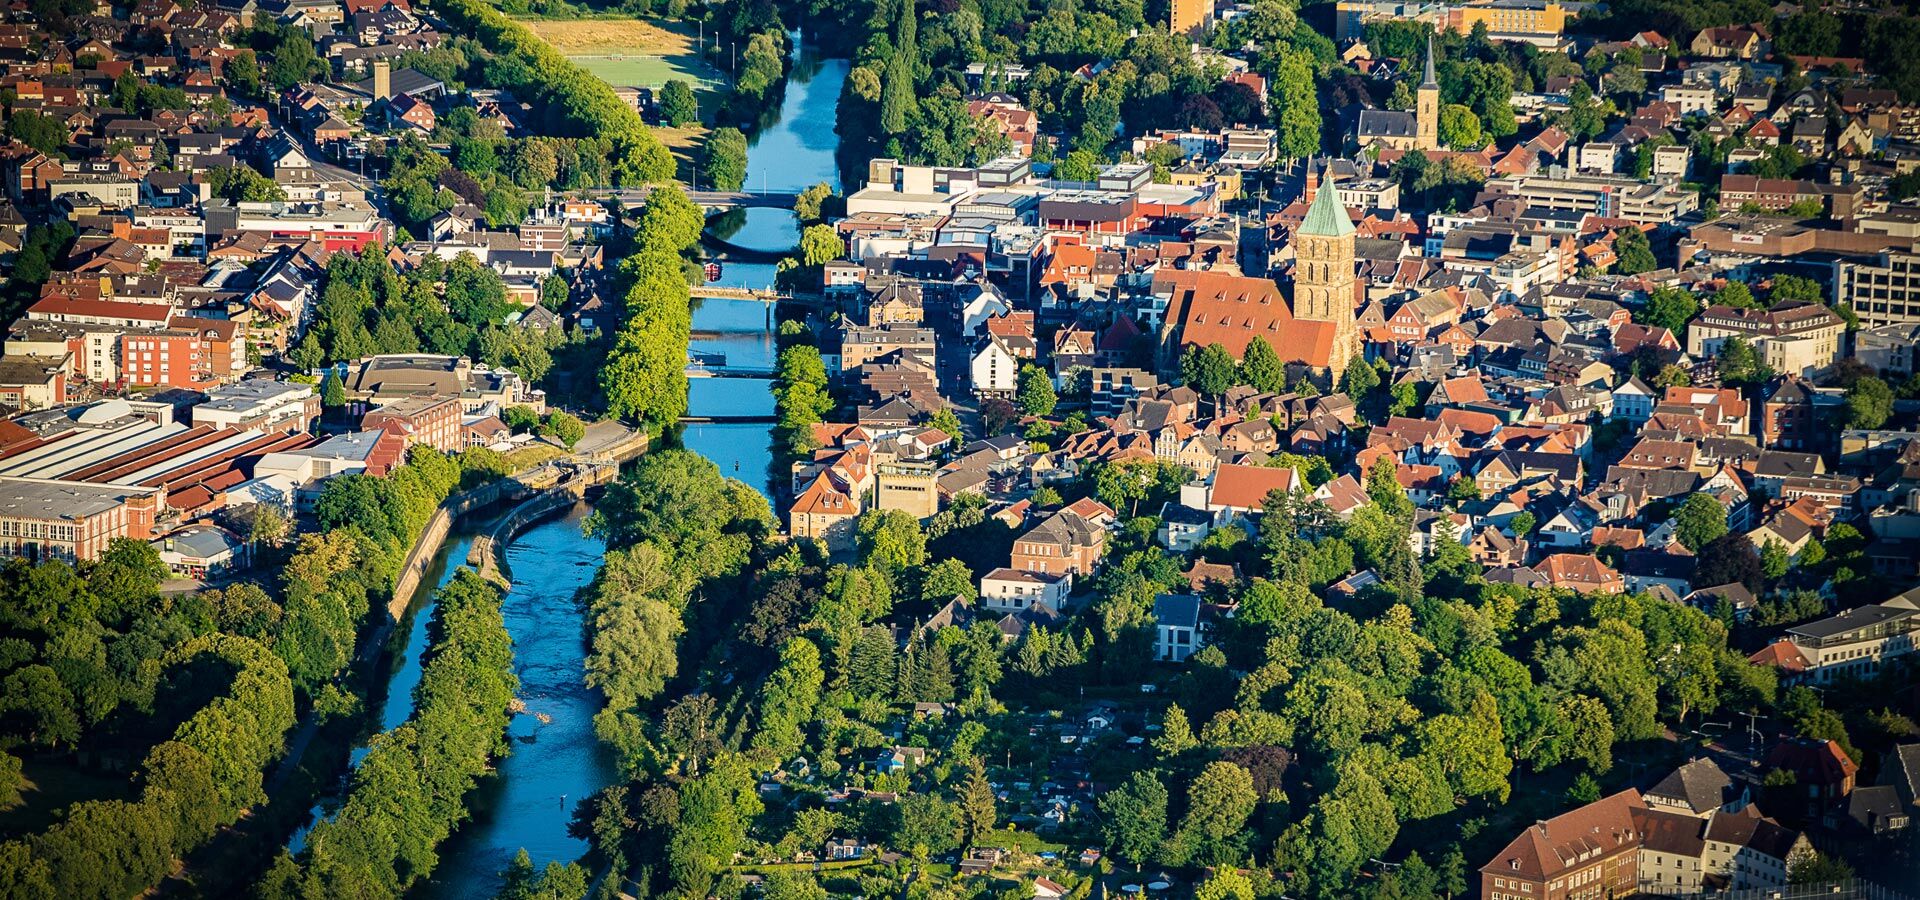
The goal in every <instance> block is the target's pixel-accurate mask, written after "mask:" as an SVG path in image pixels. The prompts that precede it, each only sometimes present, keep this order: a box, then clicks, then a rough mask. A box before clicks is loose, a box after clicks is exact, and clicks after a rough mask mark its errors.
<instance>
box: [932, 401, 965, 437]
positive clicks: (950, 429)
mask: <svg viewBox="0 0 1920 900" xmlns="http://www.w3.org/2000/svg"><path fill="white" fill-rule="evenodd" d="M927 427H928V428H932V429H935V430H937V431H939V432H940V433H941V434H944V435H946V436H948V437H950V438H953V439H954V440H956V441H964V440H966V439H967V430H966V428H965V427H964V426H962V425H961V424H960V416H959V415H958V414H956V413H955V412H954V411H953V410H951V409H947V408H945V407H942V408H941V409H940V410H939V411H938V412H935V413H934V414H933V418H931V419H929V420H927Z"/></svg>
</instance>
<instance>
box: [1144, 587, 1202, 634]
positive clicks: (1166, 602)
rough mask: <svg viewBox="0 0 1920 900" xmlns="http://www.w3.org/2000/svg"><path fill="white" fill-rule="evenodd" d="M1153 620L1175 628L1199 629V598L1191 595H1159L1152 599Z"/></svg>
mask: <svg viewBox="0 0 1920 900" xmlns="http://www.w3.org/2000/svg"><path fill="white" fill-rule="evenodd" d="M1153 619H1154V621H1155V622H1158V623H1160V624H1161V625H1167V626H1172V627H1176V628H1199V627H1200V598H1199V597H1196V596H1193V595H1192V594H1161V595H1160V596H1158V597H1155V598H1153Z"/></svg>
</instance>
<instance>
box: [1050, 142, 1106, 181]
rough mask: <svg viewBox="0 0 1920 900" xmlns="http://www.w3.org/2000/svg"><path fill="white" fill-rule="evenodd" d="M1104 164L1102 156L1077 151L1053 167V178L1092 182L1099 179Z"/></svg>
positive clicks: (1089, 151) (1091, 152)
mask: <svg viewBox="0 0 1920 900" xmlns="http://www.w3.org/2000/svg"><path fill="white" fill-rule="evenodd" d="M1104 164H1105V163H1104V162H1103V161H1102V160H1101V159H1100V155H1099V154H1097V153H1095V152H1093V151H1092V150H1086V149H1080V150H1075V151H1073V152H1071V153H1068V154H1067V158H1066V159H1063V160H1061V161H1060V162H1059V163H1058V164H1057V165H1055V166H1054V167H1053V177H1055V178H1058V179H1060V180H1061V181H1092V180H1094V179H1095V178H1097V177H1099V175H1100V167H1101V166H1102V165H1104Z"/></svg>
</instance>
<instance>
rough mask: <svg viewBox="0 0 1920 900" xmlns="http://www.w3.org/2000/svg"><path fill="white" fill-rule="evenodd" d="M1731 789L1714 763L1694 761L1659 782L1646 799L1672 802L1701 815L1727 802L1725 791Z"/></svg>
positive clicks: (1648, 792) (1731, 782) (1730, 783)
mask: <svg viewBox="0 0 1920 900" xmlns="http://www.w3.org/2000/svg"><path fill="white" fill-rule="evenodd" d="M1732 786H1733V779H1732V778H1729V777H1727V773H1726V772H1723V771H1721V770H1720V767H1719V766H1717V765H1715V764H1714V762H1713V760H1710V759H1696V760H1692V761H1690V762H1688V763H1687V764H1686V765H1683V766H1681V767H1680V768H1677V769H1674V770H1673V772H1672V773H1671V774H1669V775H1668V776H1667V777H1665V778H1662V779H1660V783H1659V784H1656V785H1654V786H1653V787H1651V788H1649V789H1648V790H1647V791H1646V795H1647V796H1649V797H1665V798H1671V799H1673V800H1676V801H1679V802H1680V803H1683V804H1685V805H1686V806H1687V808H1689V809H1691V810H1693V811H1694V812H1695V813H1703V812H1706V811H1707V810H1710V809H1715V808H1718V807H1719V806H1720V805H1721V804H1722V803H1724V802H1726V791H1727V788H1729V787H1732Z"/></svg>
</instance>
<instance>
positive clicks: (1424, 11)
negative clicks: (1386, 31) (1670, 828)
mask: <svg viewBox="0 0 1920 900" xmlns="http://www.w3.org/2000/svg"><path fill="white" fill-rule="evenodd" d="M1334 9H1335V12H1334V40H1336V41H1340V42H1343V43H1344V42H1346V41H1348V40H1356V39H1359V38H1360V37H1362V36H1363V34H1364V32H1365V28H1366V23H1368V22H1372V21H1384V20H1389V19H1400V20H1406V21H1413V22H1424V23H1426V24H1428V25H1431V26H1433V27H1434V28H1436V29H1438V28H1451V29H1453V30H1455V31H1459V32H1461V33H1462V34H1465V33H1466V32H1469V31H1472V30H1473V26H1474V25H1477V24H1481V23H1485V24H1486V26H1487V31H1489V32H1491V33H1492V34H1493V36H1494V37H1496V38H1503V39H1505V40H1510V41H1524V42H1526V43H1529V44H1534V45H1536V46H1542V47H1550V46H1555V45H1558V44H1559V43H1560V41H1561V39H1562V36H1563V35H1564V33H1565V32H1566V29H1567V21H1568V20H1569V19H1571V18H1573V17H1574V13H1571V12H1569V11H1568V10H1567V8H1566V7H1564V6H1561V5H1560V4H1559V3H1558V2H1556V0H1474V2H1470V3H1466V4H1463V5H1459V6H1449V5H1447V4H1444V3H1437V2H1429V0H1338V3H1336V4H1335V7H1334Z"/></svg>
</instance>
